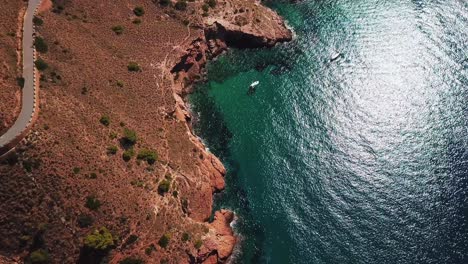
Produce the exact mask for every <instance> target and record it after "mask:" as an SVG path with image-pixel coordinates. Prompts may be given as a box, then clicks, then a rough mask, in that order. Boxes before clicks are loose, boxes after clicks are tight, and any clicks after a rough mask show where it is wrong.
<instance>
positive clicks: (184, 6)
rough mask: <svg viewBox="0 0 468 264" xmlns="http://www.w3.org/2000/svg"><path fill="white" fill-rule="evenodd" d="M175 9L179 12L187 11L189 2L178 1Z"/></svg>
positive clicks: (184, 0)
mask: <svg viewBox="0 0 468 264" xmlns="http://www.w3.org/2000/svg"><path fill="white" fill-rule="evenodd" d="M174 7H175V9H177V10H180V11H185V10H187V1H186V0H178V1H177V2H176V4H175V6H174Z"/></svg>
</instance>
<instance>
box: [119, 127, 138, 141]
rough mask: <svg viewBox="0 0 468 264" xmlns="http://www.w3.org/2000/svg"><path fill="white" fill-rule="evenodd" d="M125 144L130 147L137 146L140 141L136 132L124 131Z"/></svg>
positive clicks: (126, 129)
mask: <svg viewBox="0 0 468 264" xmlns="http://www.w3.org/2000/svg"><path fill="white" fill-rule="evenodd" d="M123 140H124V143H126V144H129V145H135V143H136V142H137V140H138V137H137V135H136V132H135V130H131V129H128V128H125V129H124V136H123Z"/></svg>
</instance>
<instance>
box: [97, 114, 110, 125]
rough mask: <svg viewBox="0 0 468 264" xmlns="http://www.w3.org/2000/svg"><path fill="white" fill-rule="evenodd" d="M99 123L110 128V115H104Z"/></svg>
mask: <svg viewBox="0 0 468 264" xmlns="http://www.w3.org/2000/svg"><path fill="white" fill-rule="evenodd" d="M99 122H101V124H103V125H105V126H109V125H110V118H109V116H108V115H103V116H101V118H100V119H99Z"/></svg>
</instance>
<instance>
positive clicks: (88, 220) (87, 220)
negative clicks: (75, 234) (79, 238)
mask: <svg viewBox="0 0 468 264" xmlns="http://www.w3.org/2000/svg"><path fill="white" fill-rule="evenodd" d="M76 222H77V223H78V226H79V227H81V228H85V227H90V226H91V225H92V224H93V222H94V219H93V218H92V217H91V216H90V215H87V214H81V215H79V216H78V219H77V221H76Z"/></svg>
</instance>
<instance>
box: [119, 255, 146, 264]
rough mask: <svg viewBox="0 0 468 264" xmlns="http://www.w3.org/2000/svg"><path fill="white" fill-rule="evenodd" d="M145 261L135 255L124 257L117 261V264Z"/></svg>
mask: <svg viewBox="0 0 468 264" xmlns="http://www.w3.org/2000/svg"><path fill="white" fill-rule="evenodd" d="M143 263H145V262H144V261H143V260H142V259H141V258H136V257H126V258H124V259H123V260H121V261H119V264H143Z"/></svg>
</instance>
